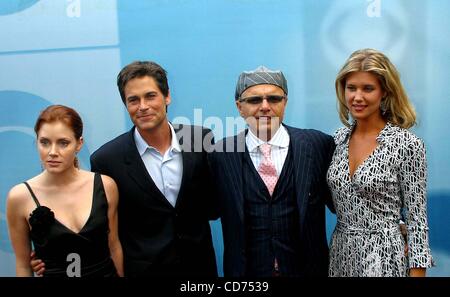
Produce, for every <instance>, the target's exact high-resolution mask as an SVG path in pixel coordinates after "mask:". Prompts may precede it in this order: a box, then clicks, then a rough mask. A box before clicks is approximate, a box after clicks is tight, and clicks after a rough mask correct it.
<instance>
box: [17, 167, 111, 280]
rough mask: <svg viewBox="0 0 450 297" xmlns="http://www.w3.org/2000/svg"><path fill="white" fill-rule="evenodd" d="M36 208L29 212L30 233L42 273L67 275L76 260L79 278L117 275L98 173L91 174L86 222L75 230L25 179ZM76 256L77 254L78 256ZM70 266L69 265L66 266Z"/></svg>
mask: <svg viewBox="0 0 450 297" xmlns="http://www.w3.org/2000/svg"><path fill="white" fill-rule="evenodd" d="M25 185H26V186H27V188H28V190H29V191H30V193H31V196H32V197H33V199H34V201H35V202H36V205H37V208H36V209H35V210H34V211H33V212H32V213H31V214H30V218H29V223H30V226H31V231H30V236H31V240H32V242H33V246H34V249H35V252H36V256H37V258H39V259H41V260H42V261H43V262H44V263H45V272H44V276H54V277H67V276H70V275H68V273H67V271H68V270H70V271H73V269H72V268H71V267H69V265H71V264H72V263H75V261H78V260H79V263H80V266H81V277H113V276H117V273H116V269H115V267H114V263H113V261H112V259H111V256H110V252H109V246H108V232H109V227H108V201H107V199H106V195H105V190H104V187H103V183H102V179H101V176H100V174H98V173H96V174H95V177H94V191H93V197H92V207H91V212H90V214H89V218H88V219H87V221H86V223H85V225H84V226H83V227H82V229H81V230H80V231H79V232H78V233H76V232H74V231H73V230H71V229H69V228H67V227H66V226H65V225H63V224H62V223H60V222H59V221H58V220H57V219H56V218H55V217H54V214H53V212H52V211H51V210H50V209H49V208H47V207H46V206H41V205H40V203H39V201H38V199H37V198H36V196H35V195H34V193H33V191H32V190H31V187H30V186H29V185H28V184H27V183H26V182H25ZM78 256H79V257H78ZM68 267H69V268H68Z"/></svg>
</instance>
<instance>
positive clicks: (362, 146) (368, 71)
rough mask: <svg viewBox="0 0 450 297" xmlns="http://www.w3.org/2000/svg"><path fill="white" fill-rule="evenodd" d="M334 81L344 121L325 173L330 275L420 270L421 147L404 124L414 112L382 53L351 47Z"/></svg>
mask: <svg viewBox="0 0 450 297" xmlns="http://www.w3.org/2000/svg"><path fill="white" fill-rule="evenodd" d="M335 87H336V94H337V99H338V106H339V117H340V119H341V121H342V123H343V124H344V125H345V127H343V128H340V129H338V131H337V132H336V134H335V143H336V150H335V152H334V155H333V159H332V162H331V165H330V168H329V170H328V173H327V180H328V185H329V187H330V189H331V191H332V194H333V202H334V204H335V207H336V215H337V225H336V228H335V230H334V232H333V236H332V240H331V246H330V266H329V275H330V276H425V272H426V268H428V267H430V266H432V257H431V253H430V248H429V243H428V223H427V212H426V208H427V204H426V177H427V165H426V158H425V146H424V143H423V141H422V140H421V139H419V138H418V137H417V136H415V135H414V134H413V133H411V132H410V131H409V130H408V128H410V127H412V126H413V125H414V124H415V122H416V115H415V111H414V108H413V107H412V105H411V102H410V101H409V100H408V97H407V95H406V93H405V90H404V88H403V86H402V84H401V82H400V77H399V74H398V72H397V70H396V68H395V66H394V65H393V64H392V63H391V62H390V60H389V59H388V58H387V57H386V56H385V55H384V54H383V53H381V52H379V51H376V50H373V49H363V50H358V51H356V52H354V53H353V54H351V56H350V57H349V59H348V60H347V61H346V62H345V64H344V66H343V67H342V69H341V70H340V72H339V74H338V75H337V78H336V85H335ZM350 118H351V120H350ZM402 214H404V219H405V223H406V228H407V242H405V239H404V237H403V236H402V235H401V233H400V229H399V220H400V219H401V218H402ZM405 245H406V246H407V247H408V253H407V254H405V252H404V247H405Z"/></svg>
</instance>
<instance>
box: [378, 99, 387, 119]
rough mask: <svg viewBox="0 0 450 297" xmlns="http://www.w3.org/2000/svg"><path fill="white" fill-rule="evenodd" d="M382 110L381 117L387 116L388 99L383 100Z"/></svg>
mask: <svg viewBox="0 0 450 297" xmlns="http://www.w3.org/2000/svg"><path fill="white" fill-rule="evenodd" d="M380 110H381V115H383V116H384V115H386V112H387V106H386V98H383V100H382V101H381V103H380Z"/></svg>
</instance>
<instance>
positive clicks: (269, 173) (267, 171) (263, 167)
mask: <svg viewBox="0 0 450 297" xmlns="http://www.w3.org/2000/svg"><path fill="white" fill-rule="evenodd" d="M259 149H260V150H261V152H262V154H263V156H264V157H263V160H262V162H261V164H260V165H259V168H258V173H259V175H260V176H261V179H262V180H263V181H264V183H265V184H266V187H267V189H268V190H269V193H270V196H272V194H273V190H274V189H275V185H276V184H277V181H278V174H277V169H276V168H275V164H274V163H273V162H272V157H271V155H270V151H271V145H270V144H268V143H263V144H261V145H260V146H259Z"/></svg>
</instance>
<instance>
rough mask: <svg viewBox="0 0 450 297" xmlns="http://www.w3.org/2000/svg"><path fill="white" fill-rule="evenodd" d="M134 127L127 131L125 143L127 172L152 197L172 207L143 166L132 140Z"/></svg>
mask: <svg viewBox="0 0 450 297" xmlns="http://www.w3.org/2000/svg"><path fill="white" fill-rule="evenodd" d="M134 129H135V127H133V128H132V129H131V130H130V132H129V133H128V140H127V144H126V146H127V147H126V155H125V164H126V168H127V173H128V175H129V176H130V178H131V179H133V180H134V182H136V184H138V185H139V186H140V187H141V189H142V190H143V191H144V192H146V193H148V194H149V195H150V196H152V197H157V199H159V200H160V201H161V202H163V203H164V204H166V205H168V206H170V207H172V205H171V204H170V203H169V201H167V199H166V198H165V197H164V195H163V194H162V193H161V191H160V190H159V189H158V187H157V186H156V184H155V183H154V181H153V179H152V178H151V176H150V174H149V173H148V172H147V169H146V168H145V165H144V162H143V161H142V158H141V156H140V155H139V152H138V150H137V148H136V143H135V141H134Z"/></svg>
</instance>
